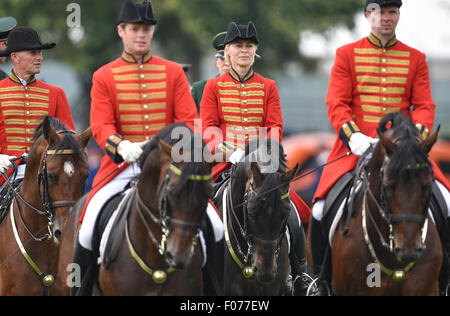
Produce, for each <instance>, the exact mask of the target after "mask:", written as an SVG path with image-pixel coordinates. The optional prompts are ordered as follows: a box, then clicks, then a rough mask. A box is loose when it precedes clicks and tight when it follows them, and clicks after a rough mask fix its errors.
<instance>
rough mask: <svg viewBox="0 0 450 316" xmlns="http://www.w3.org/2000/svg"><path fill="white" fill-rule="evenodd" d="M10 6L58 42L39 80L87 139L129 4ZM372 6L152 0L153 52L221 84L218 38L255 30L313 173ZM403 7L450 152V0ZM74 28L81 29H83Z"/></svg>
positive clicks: (294, 144)
mask: <svg viewBox="0 0 450 316" xmlns="http://www.w3.org/2000/svg"><path fill="white" fill-rule="evenodd" d="M0 2H1V5H0V16H9V15H10V16H14V17H15V18H16V19H17V21H18V23H19V25H27V26H31V27H33V28H35V29H36V30H37V31H38V32H39V34H40V35H41V38H42V41H44V42H56V43H57V47H56V48H55V49H53V50H49V51H45V52H44V57H45V61H44V65H43V69H42V72H41V74H40V75H39V76H38V78H39V79H41V80H44V81H46V82H48V83H50V84H53V85H56V86H59V87H61V88H63V89H64V91H65V92H66V95H67V97H68V99H69V103H70V106H71V109H72V113H73V117H74V121H75V125H76V127H77V131H78V132H81V131H82V130H83V129H85V128H86V127H87V126H88V125H89V109H90V95H89V94H90V89H91V85H92V83H91V80H92V74H93V72H94V71H95V70H96V69H98V68H99V67H101V66H102V65H104V64H106V63H108V62H110V61H112V60H114V59H116V58H118V57H119V56H120V54H121V51H122V44H121V41H120V39H119V37H118V35H117V31H116V28H117V27H116V20H117V17H118V15H119V12H120V8H121V6H122V3H123V1H122V0H78V1H70V0H46V1H37V0H0ZM138 2H142V0H141V1H140V0H138ZM364 3H365V1H364V0H339V1H330V0H294V1H293V0H276V1H273V0H272V1H269V0H228V1H220V0H152V4H153V8H154V11H155V15H156V18H157V19H158V24H157V29H156V33H155V38H154V41H153V44H152V52H153V53H154V54H155V55H158V56H161V57H164V58H167V59H170V60H173V61H176V62H178V63H180V64H189V65H191V67H190V68H189V69H188V73H187V75H188V79H189V81H190V82H191V83H192V82H194V81H197V80H201V79H207V78H211V77H214V76H215V75H216V68H215V58H214V54H215V52H214V49H213V46H212V39H213V37H214V35H215V34H217V33H219V32H223V31H226V28H227V26H228V23H229V22H230V21H235V22H237V23H238V24H244V23H247V22H248V21H250V20H251V21H254V22H255V24H256V27H257V30H258V35H259V37H260V45H259V48H258V54H259V55H261V56H262V58H261V59H258V60H257V61H256V64H255V70H256V71H257V72H258V73H260V74H262V75H263V76H267V77H269V78H272V79H274V80H276V82H277V85H278V88H279V93H280V96H281V104H282V110H283V117H284V123H285V140H284V142H285V147H286V151H287V153H288V158H289V160H290V163H291V164H295V162H297V161H298V162H301V165H302V167H303V171H305V172H306V171H307V170H308V169H309V168H313V167H314V166H317V165H318V164H320V163H321V162H323V161H324V159H326V157H327V150H328V149H329V147H330V146H331V143H332V141H333V139H334V131H333V130H332V129H331V125H330V124H329V122H328V117H327V111H326V104H325V96H326V93H327V87H328V77H329V73H330V69H331V66H332V64H333V60H334V54H335V51H336V49H337V48H338V47H339V46H342V45H345V44H347V43H350V42H353V41H356V40H358V39H360V38H362V37H365V36H367V35H368V34H369V32H370V27H369V24H368V23H367V21H366V20H365V18H364V15H363V7H364ZM403 3H404V4H403V7H402V8H401V19H400V24H399V27H398V31H397V37H398V39H399V40H401V41H403V42H405V43H406V44H408V45H410V46H412V47H414V48H417V49H419V50H421V51H422V52H424V53H425V54H426V55H427V57H428V63H429V67H430V75H431V84H432V92H433V98H434V100H435V102H436V104H437V111H436V126H437V125H438V124H440V125H441V134H440V142H441V144H442V143H445V145H448V142H446V140H450V124H449V123H450V0H432V1H421V0H405V1H403ZM78 13H79V14H78ZM74 14H78V15H74ZM74 23H75V24H77V23H78V24H79V25H76V27H73V26H74ZM70 26H72V27H70ZM0 68H1V69H3V70H4V71H6V72H9V71H10V70H11V65H10V64H9V63H7V64H4V65H0ZM449 147H450V146H449ZM446 148H447V147H446ZM446 150H448V149H444V150H443V152H442V157H443V158H442V160H443V161H444V160H445V159H447V160H449V161H450V150H448V151H446ZM90 157H91V155H90ZM92 157H101V153H100V154H99V153H98V152H97V151H95V150H94V151H93V153H92ZM97 159H98V158H92V160H93V161H94V160H97ZM443 163H444V164H443V165H441V166H442V167H443V168H444V169H445V170H447V171H448V173H449V174H450V170H449V169H450V168H449V165H450V162H448V161H447V162H445V161H444V162H443ZM95 164H96V162H93V165H95ZM445 164H446V165H445ZM319 175H320V174H314V175H312V176H310V177H308V178H306V179H302V180H301V181H298V182H297V183H296V184H295V185H297V190H298V191H299V192H301V193H302V196H303V197H304V199H305V200H309V198H308V197H307V194H309V193H306V192H307V190H313V188H314V183H315V182H316V181H317V180H318V176H319Z"/></svg>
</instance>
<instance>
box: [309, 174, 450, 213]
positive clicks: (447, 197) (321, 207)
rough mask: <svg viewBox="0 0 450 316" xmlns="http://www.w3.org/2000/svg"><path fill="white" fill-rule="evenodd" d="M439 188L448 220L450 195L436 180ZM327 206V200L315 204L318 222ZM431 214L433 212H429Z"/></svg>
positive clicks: (314, 209)
mask: <svg viewBox="0 0 450 316" xmlns="http://www.w3.org/2000/svg"><path fill="white" fill-rule="evenodd" d="M435 182H436V184H437V186H438V187H439V190H440V191H441V193H442V195H443V196H444V199H445V202H446V203H447V212H448V214H447V218H449V217H450V193H449V192H448V190H447V188H446V187H445V186H444V185H443V184H442V183H441V182H439V181H437V180H435ZM324 206H325V200H324V199H323V200H317V201H316V203H314V205H313V208H312V216H313V217H314V219H316V220H317V221H319V222H320V221H322V218H323V215H324V214H323V210H324ZM429 213H430V214H431V211H429Z"/></svg>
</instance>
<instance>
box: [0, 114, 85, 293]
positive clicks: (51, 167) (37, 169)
mask: <svg viewBox="0 0 450 316" xmlns="http://www.w3.org/2000/svg"><path fill="white" fill-rule="evenodd" d="M90 137H91V130H90V128H88V129H87V130H86V131H85V132H84V133H83V134H81V135H76V134H75V133H73V132H71V131H70V130H68V129H67V128H66V127H65V126H64V125H63V124H62V123H61V122H60V121H59V120H57V119H55V118H51V117H48V116H47V117H45V119H44V120H43V122H42V123H41V124H40V125H39V126H38V127H37V128H36V131H35V135H34V143H33V146H32V147H31V150H30V153H29V155H28V159H27V162H26V169H25V178H24V180H23V183H22V185H21V187H20V189H19V190H18V192H17V191H16V192H15V193H14V200H13V201H12V203H11V205H10V207H9V208H8V215H7V216H6V218H5V219H4V221H3V223H2V224H1V225H0V243H1V245H2V246H1V247H0V262H1V268H0V295H2V296H3V295H43V294H44V293H45V294H47V293H48V294H51V293H52V291H53V290H54V287H53V282H54V278H55V276H56V272H57V263H58V259H57V255H58V238H59V235H60V233H61V227H62V225H63V224H64V221H65V219H66V217H67V215H68V214H67V213H68V210H69V207H70V206H72V205H73V203H74V201H75V200H77V199H78V198H79V197H80V196H81V195H82V194H83V188H84V183H85V181H86V178H87V176H88V173H89V166H88V161H87V157H86V155H85V153H84V148H85V147H86V145H87V143H88V141H89V139H90ZM7 185H10V184H7Z"/></svg>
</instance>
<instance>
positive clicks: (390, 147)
mask: <svg viewBox="0 0 450 316" xmlns="http://www.w3.org/2000/svg"><path fill="white" fill-rule="evenodd" d="M377 132H378V137H380V144H381V146H382V147H383V148H384V150H385V151H386V154H387V155H388V156H392V155H393V154H394V152H395V151H396V150H397V145H396V144H395V143H394V142H393V141H392V140H391V139H390V138H389V137H387V136H384V134H383V133H382V132H381V130H380V129H378V130H377Z"/></svg>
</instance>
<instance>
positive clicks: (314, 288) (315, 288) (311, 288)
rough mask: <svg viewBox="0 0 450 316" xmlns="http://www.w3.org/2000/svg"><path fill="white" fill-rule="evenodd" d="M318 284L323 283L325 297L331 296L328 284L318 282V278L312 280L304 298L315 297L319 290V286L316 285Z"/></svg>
mask: <svg viewBox="0 0 450 316" xmlns="http://www.w3.org/2000/svg"><path fill="white" fill-rule="evenodd" d="M319 282H322V283H323V286H324V287H325V289H326V290H327V296H331V293H330V289H329V288H328V284H327V283H326V282H325V281H323V280H320V279H319V278H315V279H313V280H312V282H311V284H310V285H309V287H308V291H307V292H306V296H317V293H318V292H319V289H320V286H319V285H318V283H319Z"/></svg>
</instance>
